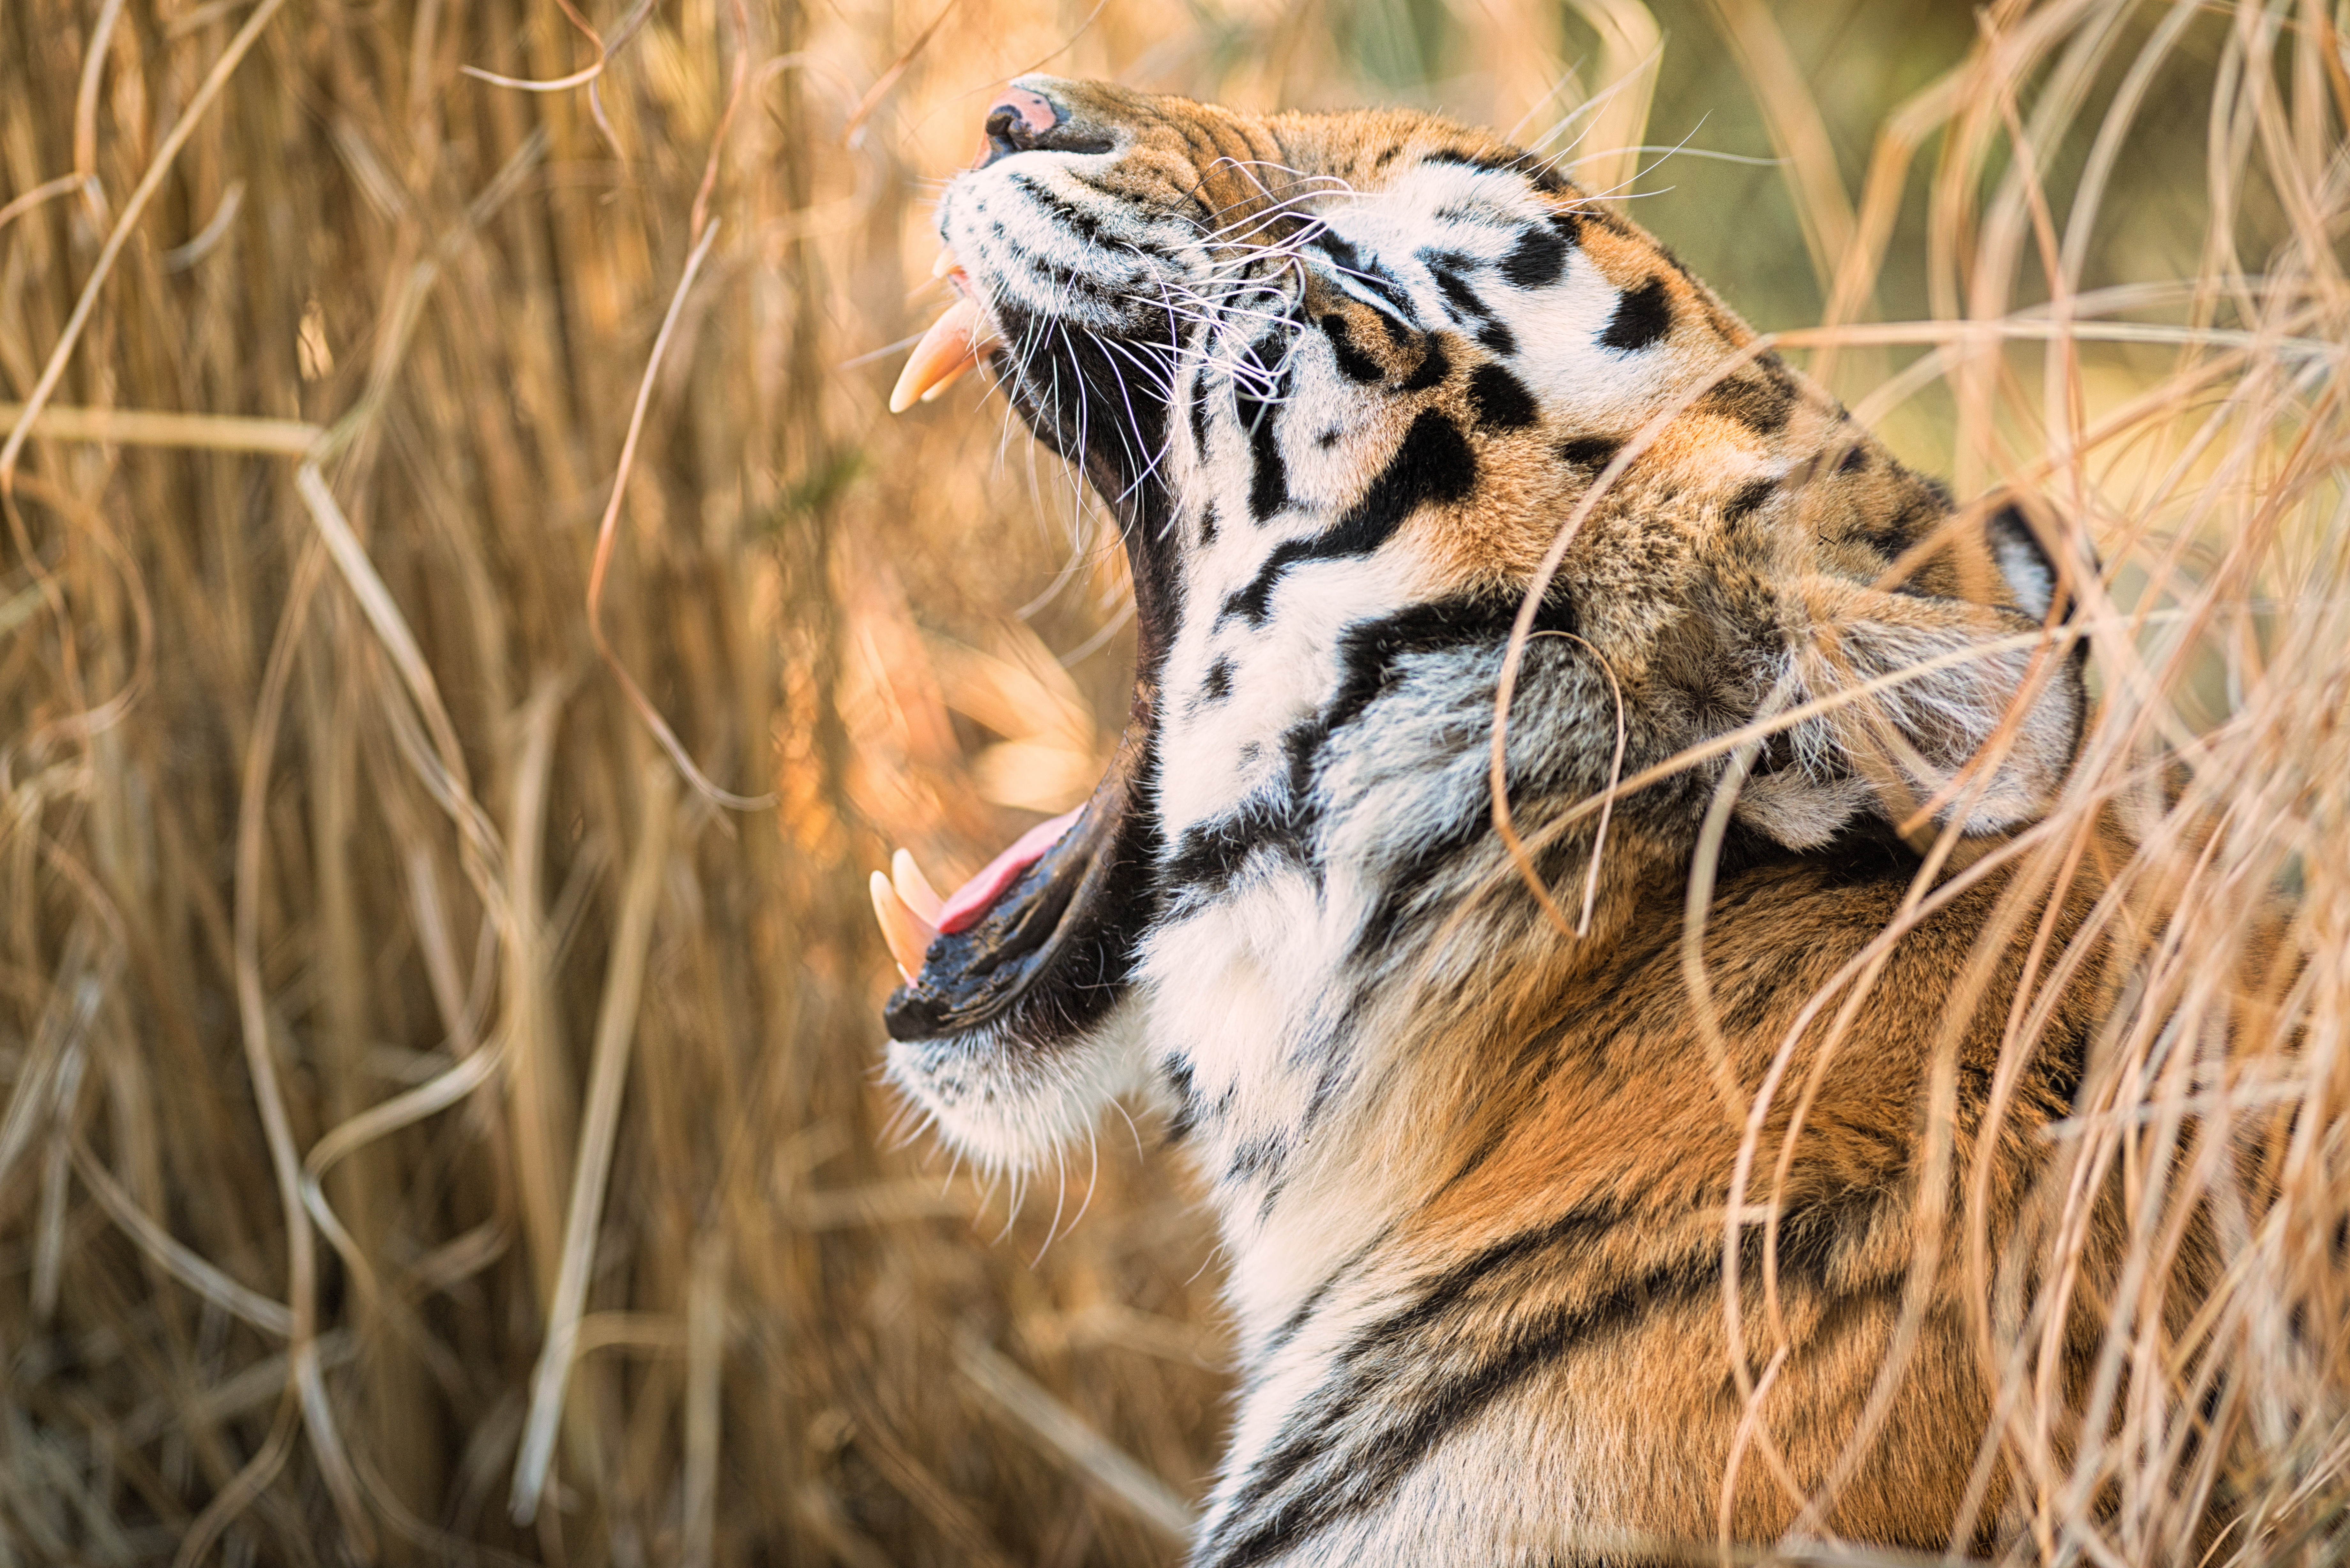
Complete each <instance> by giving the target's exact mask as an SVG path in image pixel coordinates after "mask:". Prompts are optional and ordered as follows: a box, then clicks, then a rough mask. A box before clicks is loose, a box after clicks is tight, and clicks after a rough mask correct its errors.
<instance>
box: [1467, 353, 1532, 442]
mask: <svg viewBox="0 0 2350 1568" xmlns="http://www.w3.org/2000/svg"><path fill="white" fill-rule="evenodd" d="M1469 411H1470V412H1471V413H1472V414H1474V415H1475V416H1476V420H1477V423H1478V424H1479V425H1480V426H1481V427H1482V428H1484V429H1487V430H1500V431H1514V430H1523V429H1524V428H1525V427H1526V426H1528V425H1530V424H1533V423H1534V421H1537V420H1539V419H1540V418H1541V417H1542V406H1541V405H1540V404H1539V403H1537V402H1535V401H1534V393H1532V392H1530V391H1528V390H1527V389H1526V384H1525V383H1524V382H1523V381H1521V380H1519V379H1517V378H1516V377H1515V376H1513V375H1512V374H1510V372H1509V370H1508V369H1507V368H1506V367H1504V366H1501V365H1480V366H1479V367H1477V369H1474V370H1472V371H1471V372H1470V374H1469Z"/></svg>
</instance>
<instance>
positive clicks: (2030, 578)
mask: <svg viewBox="0 0 2350 1568" xmlns="http://www.w3.org/2000/svg"><path fill="white" fill-rule="evenodd" d="M2068 533H2069V531H2064V530H2061V529H2060V527H2059V526H2058V524H2056V522H2055V520H2054V515H2053V514H2051V513H2050V512H2049V511H2048V510H2047V508H2046V506H2045V505H2044V504H2043V503H2041V502H2039V501H2038V500H2037V498H2033V497H2022V496H2016V495H2002V496H1997V497H1993V498H1992V499H1991V500H1990V501H1988V502H1985V503H1979V504H1976V505H1974V506H1971V507H1969V508H1967V509H1965V510H1964V511H1962V512H1960V513H1958V514H1953V515H1952V517H1950V519H1949V520H1947V522H1946V524H1944V526H1943V527H1942V528H1941V529H1939V530H1938V531H1937V537H1936V538H1934V539H1932V540H1929V541H1928V543H1927V545H1924V546H1921V547H1920V548H1919V549H1916V550H1912V551H1911V552H1909V553H1908V556H1905V557H1904V558H1903V560H1902V561H1900V562H1897V563H1895V566H1894V568H1893V569H1891V570H1889V571H1888V572H1887V577H1888V578H1895V579H1896V580H1895V582H1894V583H1893V584H1892V585H1891V586H1886V585H1884V584H1874V585H1869V586H1866V587H1864V586H1861V585H1859V584H1856V583H1853V582H1851V581H1849V580H1847V579H1844V578H1840V577H1828V576H1812V577H1806V578H1804V579H1803V580H1802V582H1801V584H1800V586H1799V587H1798V588H1797V590H1796V591H1797V593H1798V595H1799V596H1800V597H1801V600H1802V605H1801V610H1800V614H1801V616H1802V618H1803V619H1804V624H1805V625H1806V626H1807V627H1808V628H1809V635H1808V636H1807V637H1805V638H1804V639H1802V641H1801V642H1799V644H1798V645H1797V646H1795V647H1794V648H1793V649H1790V650H1789V651H1788V653H1787V656H1786V662H1785V664H1784V666H1783V676H1782V680H1781V682H1780V689H1781V691H1783V693H1784V694H1785V696H1784V700H1783V701H1782V703H1781V704H1780V711H1786V710H1788V709H1792V708H1795V707H1798V706H1801V705H1804V704H1806V703H1811V702H1814V701H1819V702H1821V703H1822V704H1823V706H1824V708H1825V711H1822V712H1820V713H1818V714H1816V715H1814V716H1811V717H1808V718H1806V719H1805V720H1804V722H1802V723H1800V724H1798V725H1796V726H1795V727H1794V729H1793V730H1791V731H1789V732H1788V733H1787V737H1786V740H1785V742H1782V743H1778V744H1775V745H1772V746H1768V747H1766V748H1765V749H1764V750H1763V753H1762V754H1761V757H1760V758H1759V759H1758V761H1757V762H1756V763H1755V766H1754V768H1753V771H1752V774H1750V776H1749V778H1748V779H1747V781H1746V783H1745V784H1744V786H1743V788H1742V790H1741V792H1740V795H1739V803H1738V807H1737V811H1738V816H1739V818H1740V820H1741V821H1742V822H1744V823H1746V824H1747V825H1748V826H1751V827H1753V828H1756V829H1758V830H1760V831H1761V832H1763V833H1764V834H1766V835H1768V836H1771V837H1773V838H1775V839H1777V840H1779V841H1780V842H1781V843H1783V844H1785V845H1787V846H1790V847H1793V848H1798V849H1808V848H1815V847H1818V846H1821V845H1823V844H1825V843H1826V842H1827V841H1828V840H1829V839H1831V838H1833V837H1835V836H1836V835H1837V834H1839V833H1841V832H1844V831H1846V829H1847V828H1849V827H1851V826H1853V825H1854V824H1855V822H1856V819H1861V818H1864V817H1869V818H1876V819H1878V820H1881V821H1883V822H1885V823H1887V824H1889V825H1890V826H1892V827H1893V828H1894V829H1895V831H1897V832H1898V833H1899V834H1900V835H1901V836H1903V837H1904V838H1906V839H1908V840H1909V841H1910V843H1911V844H1912V845H1913V846H1918V847H1919V848H1923V847H1924V846H1926V845H1928V844H1930V843H1931V842H1932V840H1933V839H1934V838H1935V837H1936V836H1938V835H1939V833H1940V831H1941V830H1942V829H1943V828H1944V827H1946V826H1948V825H1949V824H1950V822H1951V820H1952V819H1953V818H1954V817H1955V818H1959V819H1960V820H1961V821H1962V824H1963V826H1962V827H1961V831H1962V832H1964V833H1967V834H1982V833H1993V832H1998V831H2000V830H2002V829H2004V828H2010V827H2014V826H2019V825H2021V824H2023V823H2025V822H2029V821H2031V820H2033V818H2035V817H2038V816H2040V815H2043V814H2044V813H2045V812H2046V811H2047V809H2048V807H2049V805H2051V804H2052V803H2053V802H2054V800H2055V798H2056V795H2057V793H2058V792H2059V791H2060V790H2061V789H2062V788H2063V787H2064V780H2065V777H2066V775H2067V774H2069V773H2070V772H2071V770H2072V765H2073V759H2074V754H2075V753H2076V751H2077V750H2078V748H2079V745H2080V738H2081V732H2082V729H2083V727H2084V725H2085V722H2086V720H2087V712H2088V694H2087V691H2086V689H2085V685H2084V683H2083V680H2082V666H2083V664H2084V662H2085V659H2086V656H2087V652H2088V644H2087V640H2086V639H2085V638H2084V637H2083V636H2082V635H2081V634H2080V631H2079V628H2078V627H2077V626H2076V625H2074V611H2075V608H2076V607H2077V605H2078V603H2079V600H2080V597H2081V594H2082V592H2083V590H2084V588H2085V585H2086V583H2087V582H2088V581H2089V580H2090V577H2091V576H2093V575H2094V573H2095V565H2094V561H2093V559H2092V558H2091V557H2089V556H2087V555H2086V553H2085V551H2083V550H2081V549H2079V548H2078V547H2077V546H2074V545H2070V544H2069V543H2068ZM1905 568H1906V569H1907V571H1908V576H1907V577H1906V580H1905V579H1903V578H1902V576H1901V574H1902V573H1903V572H1904V570H1905Z"/></svg>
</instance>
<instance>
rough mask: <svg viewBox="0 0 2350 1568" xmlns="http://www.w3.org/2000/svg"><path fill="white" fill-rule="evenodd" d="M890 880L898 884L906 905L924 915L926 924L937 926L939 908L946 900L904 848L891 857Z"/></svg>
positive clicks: (900, 896) (923, 921)
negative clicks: (940, 895)
mask: <svg viewBox="0 0 2350 1568" xmlns="http://www.w3.org/2000/svg"><path fill="white" fill-rule="evenodd" d="M889 880H890V882H891V883H892V884H893V885H895V886H896V888H897V889H898V897H899V898H903V899H904V900H905V901H906V907H907V908H908V909H911V910H913V911H914V913H916V914H918V915H920V916H921V917H922V923H923V924H924V925H927V926H933V927H935V926H936V925H937V924H938V923H939V910H940V909H942V908H944V907H945V905H946V900H945V899H944V898H940V897H939V890H938V889H937V888H933V887H931V879H930V878H929V877H925V876H923V875H922V868H921V867H920V866H917V865H915V864H914V857H912V856H911V855H910V854H908V853H907V852H906V851H905V850H903V849H900V850H899V851H898V853H897V854H895V855H892V856H891V857H889Z"/></svg>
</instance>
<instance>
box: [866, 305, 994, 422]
mask: <svg viewBox="0 0 2350 1568" xmlns="http://www.w3.org/2000/svg"><path fill="white" fill-rule="evenodd" d="M999 341H1000V339H999V338H998V337H996V335H995V332H994V329H993V328H992V327H989V326H988V325H987V323H986V322H985V321H984V320H983V318H982V317H981V316H980V313H979V302H978V301H977V300H975V299H971V298H969V297H962V298H958V299H957V300H956V301H955V302H954V303H953V304H952V305H950V306H947V309H946V314H945V315H943V316H941V317H939V318H938V319H937V320H936V321H933V322H931V329H930V330H929V331H928V332H925V333H923V334H922V340H921V341H920V343H917V344H915V345H914V351H913V353H912V354H910V355H909V356H908V357H907V359H906V368H905V369H903V370H901V371H899V374H898V385H897V387H896V388H895V389H893V390H892V391H891V392H890V393H889V411H890V412H891V413H893V414H902V413H904V412H905V411H906V410H908V409H910V408H912V407H913V406H914V403H915V400H917V399H920V400H923V401H928V400H929V399H930V398H932V397H935V396H937V395H938V393H940V392H941V391H943V390H944V389H946V388H947V387H948V386H949V385H951V383H952V382H953V380H954V379H955V378H956V377H957V376H960V375H962V373H963V372H964V371H965V370H968V369H971V368H972V366H973V365H976V364H978V363H979V357H980V355H982V354H983V353H985V352H986V351H987V350H988V349H989V348H993V347H994V346H995V344H996V343H997V342H999Z"/></svg>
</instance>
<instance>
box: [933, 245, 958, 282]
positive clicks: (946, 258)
mask: <svg viewBox="0 0 2350 1568" xmlns="http://www.w3.org/2000/svg"><path fill="white" fill-rule="evenodd" d="M955 266H956V262H955V254H954V252H953V251H952V250H951V249H949V248H945V247H941V249H940V251H939V259H938V260H936V261H934V262H932V263H931V276H932V277H944V276H946V275H947V274H949V273H951V272H952V271H954V269H955Z"/></svg>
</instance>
